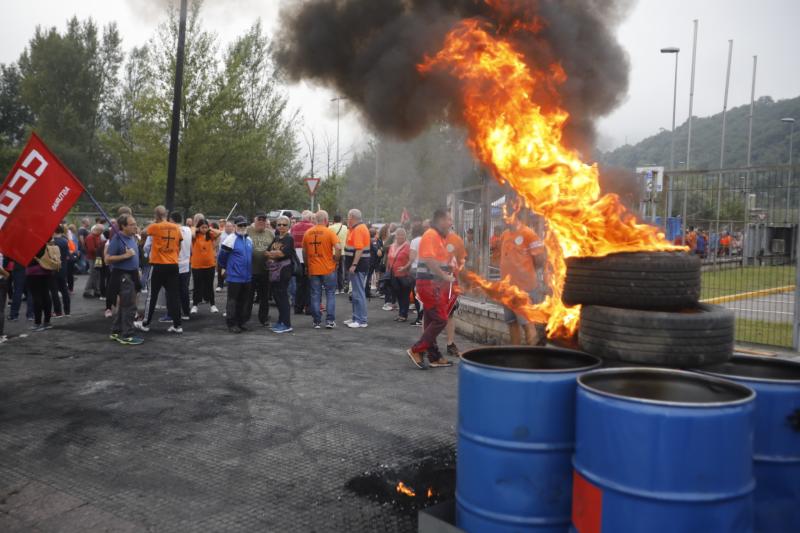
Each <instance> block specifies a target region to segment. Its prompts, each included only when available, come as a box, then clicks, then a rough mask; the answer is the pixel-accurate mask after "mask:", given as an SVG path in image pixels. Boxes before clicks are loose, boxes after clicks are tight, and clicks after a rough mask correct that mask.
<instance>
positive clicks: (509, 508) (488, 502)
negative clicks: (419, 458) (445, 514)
mask: <svg viewBox="0 0 800 533" xmlns="http://www.w3.org/2000/svg"><path fill="white" fill-rule="evenodd" d="M599 365H600V360H599V359H598V358H597V357H594V356H592V355H588V354H585V353H582V352H577V351H573V350H566V349H560V348H545V347H541V348H537V347H522V346H507V347H492V348H479V349H476V350H470V351H468V352H466V353H464V355H463V356H462V359H461V365H460V367H459V389H458V456H457V462H456V524H457V525H458V527H460V528H461V529H463V530H464V531H467V532H469V533H473V532H475V533H478V532H479V533H483V532H495V531H497V532H512V531H514V532H518V531H536V532H564V531H567V529H568V528H569V517H570V508H571V503H570V502H571V497H572V467H571V464H570V458H571V456H572V452H573V449H574V436H575V424H574V421H575V419H574V416H575V414H574V413H575V387H576V381H575V378H576V377H577V376H578V375H579V374H580V373H582V372H585V371H587V370H590V369H592V368H596V367H598V366H599Z"/></svg>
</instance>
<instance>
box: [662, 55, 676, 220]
mask: <svg viewBox="0 0 800 533" xmlns="http://www.w3.org/2000/svg"><path fill="white" fill-rule="evenodd" d="M680 51H681V49H680V48H678V47H677V46H669V47H667V48H662V49H661V53H662V54H675V88H674V89H673V90H672V137H671V138H670V143H669V169H670V170H675V111H676V106H677V105H678V54H679V52H680ZM668 180H669V181H668V182H667V216H666V219H667V220H668V219H669V217H671V216H672V176H669V177H668ZM666 223H667V222H664V224H666Z"/></svg>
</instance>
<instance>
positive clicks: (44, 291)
mask: <svg viewBox="0 0 800 533" xmlns="http://www.w3.org/2000/svg"><path fill="white" fill-rule="evenodd" d="M51 277H52V274H50V275H47V276H28V278H27V279H26V280H25V281H26V283H27V284H28V288H29V289H30V290H31V295H32V296H33V318H34V321H35V323H36V325H37V326H41V325H42V314H44V323H45V324H50V317H51V316H52V312H53V310H52V302H51V301H50V278H51Z"/></svg>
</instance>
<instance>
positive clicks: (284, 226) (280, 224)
mask: <svg viewBox="0 0 800 533" xmlns="http://www.w3.org/2000/svg"><path fill="white" fill-rule="evenodd" d="M288 225H289V224H276V226H284V227H286V226H288Z"/></svg>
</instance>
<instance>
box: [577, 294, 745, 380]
mask: <svg viewBox="0 0 800 533" xmlns="http://www.w3.org/2000/svg"><path fill="white" fill-rule="evenodd" d="M733 342H734V316H733V312H732V311H731V310H729V309H726V308H724V307H720V306H716V305H705V304H700V305H698V306H696V307H694V308H691V309H687V310H684V311H681V312H677V313H668V312H661V311H642V310H629V309H618V308H614V307H603V306H594V305H591V306H586V307H584V308H583V309H581V322H580V330H579V333H578V343H579V344H580V346H581V348H582V349H583V350H584V351H586V352H588V353H590V354H593V355H597V356H600V357H602V358H604V359H611V360H615V361H625V362H629V363H639V364H648V365H659V366H675V367H692V366H703V365H709V364H714V363H722V362H725V361H727V360H728V359H730V357H731V355H732V354H733Z"/></svg>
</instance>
